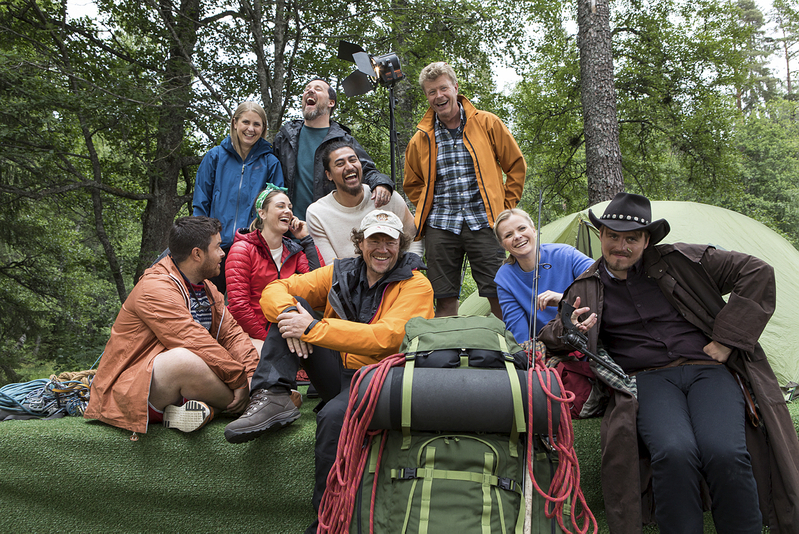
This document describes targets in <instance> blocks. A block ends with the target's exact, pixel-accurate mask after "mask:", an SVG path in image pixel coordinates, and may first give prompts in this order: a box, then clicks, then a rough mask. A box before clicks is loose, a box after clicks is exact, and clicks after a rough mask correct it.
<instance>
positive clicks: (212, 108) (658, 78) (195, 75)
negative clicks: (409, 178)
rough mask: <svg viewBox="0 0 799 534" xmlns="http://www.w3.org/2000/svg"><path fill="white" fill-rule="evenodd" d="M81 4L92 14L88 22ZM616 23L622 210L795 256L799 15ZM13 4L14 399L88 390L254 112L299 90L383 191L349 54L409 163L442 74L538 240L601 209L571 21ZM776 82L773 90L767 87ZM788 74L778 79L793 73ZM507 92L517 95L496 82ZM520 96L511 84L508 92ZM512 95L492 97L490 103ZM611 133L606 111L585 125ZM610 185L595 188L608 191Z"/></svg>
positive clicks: (381, 157) (783, 4)
mask: <svg viewBox="0 0 799 534" xmlns="http://www.w3.org/2000/svg"><path fill="white" fill-rule="evenodd" d="M85 1H86V2H87V3H91V2H90V1H89V0H85ZM582 1H585V2H586V4H585V6H583V8H585V9H596V7H597V6H600V8H604V9H605V10H607V12H608V13H609V15H608V17H607V18H608V21H607V22H608V24H607V25H608V26H609V30H610V33H609V36H610V39H609V41H608V43H609V44H610V46H611V47H612V50H610V51H609V53H612V59H613V62H612V63H609V64H607V65H605V66H603V68H605V69H609V70H610V71H611V72H609V74H610V76H609V79H610V80H611V81H614V80H615V92H616V98H615V103H616V108H617V109H616V114H617V119H616V120H614V121H613V122H614V124H615V123H616V122H617V123H618V127H619V129H618V131H619V135H618V147H619V148H620V153H621V163H620V167H621V174H622V176H623V187H624V188H625V189H626V190H627V191H631V192H637V193H642V194H645V195H647V196H649V197H650V198H651V199H653V200H691V201H697V202H704V203H708V204H714V205H718V206H723V207H725V208H729V209H732V210H735V211H739V212H741V213H744V214H746V215H748V216H750V217H753V218H755V219H757V220H759V221H761V222H763V223H765V224H767V225H768V226H769V227H771V228H772V229H774V230H775V231H777V232H779V233H781V234H782V235H783V236H785V237H786V238H787V239H788V240H790V241H791V242H792V243H793V244H794V246H797V245H799V202H798V201H797V195H799V91H797V89H796V88H794V87H793V86H792V82H791V76H792V74H795V72H796V61H797V53H799V6H798V5H797V4H796V3H795V2H789V1H787V0H774V1H773V6H772V7H770V8H769V9H768V10H766V11H765V12H764V11H762V10H761V9H759V8H758V7H757V5H756V4H755V3H754V2H753V1H752V0H739V1H737V2H728V1H717V0H691V1H687V0H661V1H658V2H654V1H647V0H615V1H614V2H613V3H611V4H610V5H608V3H607V0H582ZM94 7H95V8H96V9H94V10H92V15H90V16H75V15H74V14H73V13H72V12H70V11H69V10H68V3H67V1H66V0H63V1H61V2H53V1H49V0H39V1H34V0H10V1H9V0H3V1H0V384H3V383H7V382H16V381H21V380H29V379H32V378H40V377H42V376H47V375H49V373H50V372H51V371H60V370H78V369H86V368H89V367H90V366H92V365H93V364H94V362H95V361H96V360H97V358H98V357H99V356H100V354H101V353H102V350H103V347H104V345H105V342H106V341H107V338H108V335H109V331H110V327H111V325H112V323H113V321H114V318H115V317H116V314H117V312H118V311H119V308H120V306H121V303H122V302H124V299H125V297H126V296H127V294H128V292H129V291H130V289H131V288H132V286H133V284H134V281H135V280H136V279H137V278H138V276H139V275H140V274H141V272H142V271H143V269H144V268H146V267H147V266H149V265H150V263H151V262H152V261H153V260H154V259H155V257H156V256H157V255H158V254H159V253H160V252H161V251H162V250H163V249H164V248H165V246H166V233H167V231H168V229H169V226H170V223H171V221H172V220H173V219H174V218H175V217H176V216H181V215H189V214H190V213H191V199H192V193H193V187H194V177H195V173H196V170H197V166H198V164H199V162H200V160H201V159H202V156H203V155H204V154H205V152H206V151H207V150H209V149H210V148H211V147H212V146H214V145H217V144H218V143H219V142H220V141H221V140H222V139H223V138H224V137H225V135H227V132H228V124H229V116H230V113H231V111H232V110H233V109H235V107H236V105H237V104H238V103H239V102H241V101H243V100H247V99H251V100H255V101H258V102H259V103H261V104H262V105H263V106H264V108H265V109H266V112H267V118H268V127H269V134H270V139H271V138H272V137H273V136H274V134H275V133H276V132H277V130H278V129H279V127H280V125H281V124H282V123H283V122H284V121H285V120H287V119H289V118H295V117H297V116H298V110H299V95H300V94H301V91H302V87H303V86H304V85H305V83H306V82H307V81H308V80H309V79H310V78H311V77H313V76H322V77H325V78H327V79H329V80H331V83H332V84H333V85H334V86H336V87H337V88H338V89H339V104H338V109H337V110H336V112H335V115H334V118H336V119H337V120H339V121H341V122H342V123H344V124H346V125H348V126H350V127H351V128H352V130H353V133H354V135H355V136H356V138H357V139H358V140H359V141H360V142H361V144H363V145H364V147H365V148H366V149H367V150H368V151H369V153H370V154H371V155H372V157H373V158H374V159H375V161H376V162H377V165H378V168H379V169H381V170H382V171H383V172H386V173H388V172H389V168H390V165H389V161H390V151H389V141H388V140H389V135H388V122H389V120H388V115H389V112H388V95H387V92H386V90H385V89H384V88H379V89H378V90H377V91H375V92H373V93H370V94H368V95H365V96H362V97H357V98H348V97H346V96H345V95H344V94H343V91H342V90H341V87H340V81H341V80H343V79H344V78H345V77H346V76H347V75H348V74H349V73H351V72H352V71H353V70H354V65H353V64H352V63H348V62H345V61H342V60H339V59H336V54H337V49H338V42H339V40H340V39H344V40H347V41H350V42H354V43H357V44H359V45H361V46H363V48H364V49H366V50H367V51H369V52H371V53H373V54H375V55H380V54H384V53H387V52H389V51H392V52H395V53H396V54H397V55H398V56H399V57H400V59H401V61H402V66H403V70H404V72H405V73H406V75H407V78H406V80H404V81H402V82H400V83H399V84H397V86H396V99H397V108H396V110H397V132H398V163H397V168H398V175H397V182H398V189H399V190H400V191H401V183H402V174H401V171H402V167H403V162H402V155H403V153H404V149H405V146H406V145H407V143H408V140H409V139H410V137H411V135H412V134H413V132H414V130H415V125H416V123H417V122H418V121H419V119H420V118H421V116H422V115H423V113H424V112H425V111H426V109H427V101H426V99H425V98H424V96H423V95H422V94H421V91H420V90H419V88H418V85H417V82H416V80H417V78H418V74H419V71H420V70H421V68H422V67H423V66H424V65H426V64H427V63H429V62H431V61H439V60H443V61H447V62H449V63H450V64H452V65H453V66H454V67H455V70H456V72H457V73H458V76H459V82H460V89H461V93H463V94H465V95H466V96H467V97H468V98H470V99H471V100H472V102H473V103H475V105H476V106H477V107H478V108H480V109H486V110H490V111H492V112H494V113H496V114H497V115H499V116H500V117H501V118H502V119H503V120H504V121H505V122H506V123H507V124H508V125H509V127H510V128H511V130H512V132H513V134H514V135H515V137H516V139H517V140H518V142H519V144H520V146H521V148H522V151H523V152H524V155H525V157H526V159H527V163H528V172H527V180H526V184H525V190H524V195H523V197H522V200H521V202H520V207H522V208H523V209H526V210H527V211H528V212H530V213H532V214H536V213H537V211H538V208H537V206H538V194H539V191H543V197H544V208H543V211H542V220H543V222H544V223H546V222H548V221H551V220H554V219H556V218H558V217H560V216H563V215H565V214H568V213H571V212H573V211H576V210H580V209H584V208H585V207H587V206H588V205H589V198H590V196H589V187H588V186H589V172H588V171H589V169H590V167H591V163H590V161H589V162H587V158H586V135H585V128H584V122H583V117H584V115H585V114H586V113H587V112H588V111H592V110H590V109H588V108H586V106H589V108H590V106H591V104H590V103H589V104H586V100H584V99H583V100H581V89H583V88H582V87H581V68H580V54H581V49H580V48H579V46H578V38H577V14H578V11H579V9H580V4H577V3H575V2H563V1H557V0H554V1H553V0H546V1H544V0H524V1H518V0H465V1H460V2H457V3H456V2H449V3H442V2H434V1H431V0H359V1H358V2H353V3H346V2H339V1H328V2H322V1H320V0H306V1H304V2H297V1H296V0H265V1H258V0H231V1H226V0H216V1H211V0H176V1H173V0H137V1H128V0H96V2H94ZM775 62H776V64H777V65H779V66H780V67H779V68H778V69H776V70H772V67H771V66H772V65H774V64H775ZM783 65H784V67H783ZM503 73H504V74H503ZM507 73H514V75H513V76H511V77H510V78H512V80H513V84H512V85H508V84H506V83H505V82H506V79H505V78H506V77H507ZM497 85H499V86H500V87H497ZM593 111H599V112H600V113H602V112H603V110H593ZM602 179H603V178H602V176H601V175H600V181H601V180H602Z"/></svg>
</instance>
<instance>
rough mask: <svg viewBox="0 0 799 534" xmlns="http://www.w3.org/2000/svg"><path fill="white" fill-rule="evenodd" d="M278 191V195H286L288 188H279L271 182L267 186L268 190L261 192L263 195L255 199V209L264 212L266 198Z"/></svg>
mask: <svg viewBox="0 0 799 534" xmlns="http://www.w3.org/2000/svg"><path fill="white" fill-rule="evenodd" d="M275 191H277V192H278V193H286V192H288V188H287V187H279V186H277V185H275V184H273V183H271V182H268V183H267V184H266V189H264V190H263V191H261V194H260V195H258V198H257V199H255V208H256V209H259V210H262V209H264V202H266V197H268V196H269V194H270V193H273V192H275Z"/></svg>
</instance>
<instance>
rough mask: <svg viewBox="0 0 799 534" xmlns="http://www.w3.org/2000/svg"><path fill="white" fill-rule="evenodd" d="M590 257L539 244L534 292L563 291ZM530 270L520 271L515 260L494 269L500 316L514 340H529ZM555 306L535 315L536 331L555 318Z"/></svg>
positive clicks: (559, 246)
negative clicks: (536, 279)
mask: <svg viewBox="0 0 799 534" xmlns="http://www.w3.org/2000/svg"><path fill="white" fill-rule="evenodd" d="M593 263H594V260H592V259H591V258H589V257H588V256H586V255H585V254H583V253H582V252H580V251H579V250H577V249H576V248H574V247H572V246H569V245H564V244H561V243H542V244H541V266H540V267H539V269H538V272H539V276H540V278H539V281H538V292H539V294H540V293H543V292H544V291H556V292H558V293H563V292H564V291H566V288H568V287H569V286H570V285H571V283H572V282H574V279H575V278H577V277H578V276H580V275H581V274H583V272H585V270H586V269H588V267H590V266H591V265H592V264H593ZM533 276H534V273H533V272H529V273H527V272H524V271H523V270H522V268H521V267H519V264H518V263H514V264H508V263H506V264H504V265H502V267H500V268H499V270H498V271H497V274H496V276H495V277H494V281H495V282H496V283H497V295H498V297H499V304H500V306H501V307H502V319H503V320H504V321H505V326H506V327H507V329H508V330H510V331H511V332H512V333H513V337H515V338H516V341H517V342H518V343H523V342H524V341H527V340H528V339H531V337H532V336H531V335H530V321H531V320H532V315H533V314H532V306H531V304H532V298H533V281H534V280H533ZM557 312H558V308H557V307H555V306H548V307H547V308H546V309H545V310H544V311H540V310H539V311H538V313H537V315H536V332H539V331H540V330H541V329H542V328H543V327H544V325H545V324H547V323H548V322H549V321H551V320H552V319H554V318H555V315H556V314H557Z"/></svg>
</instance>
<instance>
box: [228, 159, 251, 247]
mask: <svg viewBox="0 0 799 534" xmlns="http://www.w3.org/2000/svg"><path fill="white" fill-rule="evenodd" d="M246 166H247V164H246V163H244V162H242V164H241V176H239V190H238V192H237V193H236V215H235V217H234V218H233V226H234V228H233V238H234V239H235V238H236V228H235V226H236V225H237V224H239V222H238V221H239V204H241V186H242V185H243V184H244V168H245V167H246ZM232 245H233V243H231V246H232Z"/></svg>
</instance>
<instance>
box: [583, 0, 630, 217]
mask: <svg viewBox="0 0 799 534" xmlns="http://www.w3.org/2000/svg"><path fill="white" fill-rule="evenodd" d="M577 24H578V26H579V29H578V34H577V37H578V45H579V48H580V80H581V82H580V83H581V91H580V93H581V100H582V106H583V129H584V131H585V159H586V173H587V176H588V203H589V205H593V204H596V203H597V202H602V201H603V200H609V199H611V198H613V196H615V195H616V193H618V192H620V191H623V190H624V179H623V178H622V173H621V148H620V147H619V123H618V120H617V118H616V87H615V85H614V83H613V50H612V43H611V33H610V11H609V6H608V0H578V2H577Z"/></svg>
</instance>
